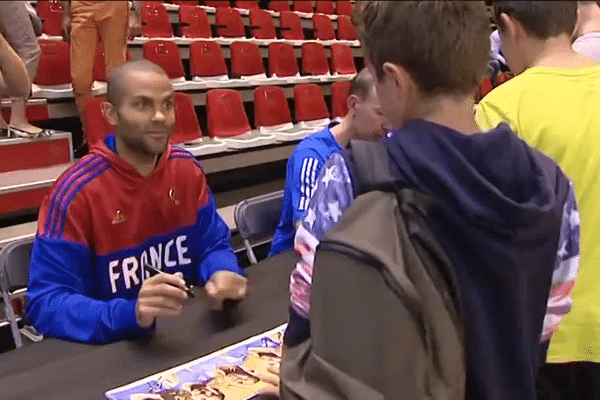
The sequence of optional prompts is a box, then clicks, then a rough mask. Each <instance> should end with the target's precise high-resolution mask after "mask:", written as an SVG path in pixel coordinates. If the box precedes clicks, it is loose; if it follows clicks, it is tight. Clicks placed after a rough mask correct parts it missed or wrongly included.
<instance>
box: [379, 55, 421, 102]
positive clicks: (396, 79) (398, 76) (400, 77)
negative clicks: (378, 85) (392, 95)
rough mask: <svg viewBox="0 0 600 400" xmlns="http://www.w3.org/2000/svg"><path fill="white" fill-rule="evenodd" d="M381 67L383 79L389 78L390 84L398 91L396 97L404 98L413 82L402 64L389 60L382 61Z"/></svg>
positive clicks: (411, 87)
mask: <svg viewBox="0 0 600 400" xmlns="http://www.w3.org/2000/svg"><path fill="white" fill-rule="evenodd" d="M382 69H383V73H384V75H385V77H384V79H391V81H392V84H393V85H394V86H395V87H396V89H397V91H398V97H402V98H406V96H407V94H408V93H409V91H412V90H413V89H414V86H415V82H414V81H413V79H412V78H411V76H410V74H409V73H408V71H406V70H405V69H404V68H403V67H402V66H400V65H397V64H394V63H391V62H385V63H383V66H382Z"/></svg>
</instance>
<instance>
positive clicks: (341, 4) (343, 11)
mask: <svg viewBox="0 0 600 400" xmlns="http://www.w3.org/2000/svg"><path fill="white" fill-rule="evenodd" d="M337 13H338V15H348V16H350V15H352V2H350V1H337Z"/></svg>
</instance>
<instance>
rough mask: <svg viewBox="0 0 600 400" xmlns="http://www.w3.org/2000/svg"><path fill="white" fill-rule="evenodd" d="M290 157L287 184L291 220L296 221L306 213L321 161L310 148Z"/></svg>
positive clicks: (321, 165) (321, 164)
mask: <svg viewBox="0 0 600 400" xmlns="http://www.w3.org/2000/svg"><path fill="white" fill-rule="evenodd" d="M292 157H293V158H292V159H291V160H290V161H291V165H290V167H291V168H290V170H289V174H291V176H290V177H289V178H288V179H287V184H288V185H290V189H291V190H290V194H291V198H292V206H293V208H294V212H293V221H294V223H297V222H299V221H300V220H301V219H302V217H303V216H304V214H306V210H307V209H308V203H309V202H310V199H311V197H312V195H313V193H314V191H315V185H316V183H317V178H318V176H319V172H321V168H322V167H323V163H322V162H321V160H320V157H319V156H318V155H317V153H316V152H315V151H313V150H312V149H304V150H303V151H300V152H298V153H297V154H294V155H293V156H292Z"/></svg>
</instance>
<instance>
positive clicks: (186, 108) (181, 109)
mask: <svg viewBox="0 0 600 400" xmlns="http://www.w3.org/2000/svg"><path fill="white" fill-rule="evenodd" d="M174 97H175V126H174V127H173V133H172V134H171V143H173V144H178V143H186V142H192V141H194V140H196V139H200V138H201V137H202V131H201V130H200V124H199V123H198V117H197V116H196V111H195V110H194V103H193V102H192V98H191V97H190V95H189V94H186V93H181V92H175V93H174Z"/></svg>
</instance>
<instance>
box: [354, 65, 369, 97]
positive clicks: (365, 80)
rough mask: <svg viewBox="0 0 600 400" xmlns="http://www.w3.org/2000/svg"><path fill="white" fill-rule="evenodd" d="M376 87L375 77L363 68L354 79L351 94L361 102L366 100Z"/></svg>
mask: <svg viewBox="0 0 600 400" xmlns="http://www.w3.org/2000/svg"><path fill="white" fill-rule="evenodd" d="M374 87H375V77H374V76H373V75H372V74H371V73H370V72H369V70H368V69H367V68H363V69H361V70H360V71H359V72H358V74H356V76H355V77H354V79H352V84H351V86H350V94H353V95H355V96H357V97H358V98H360V99H361V100H365V99H366V98H367V97H369V94H371V93H372V92H373V89H374Z"/></svg>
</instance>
